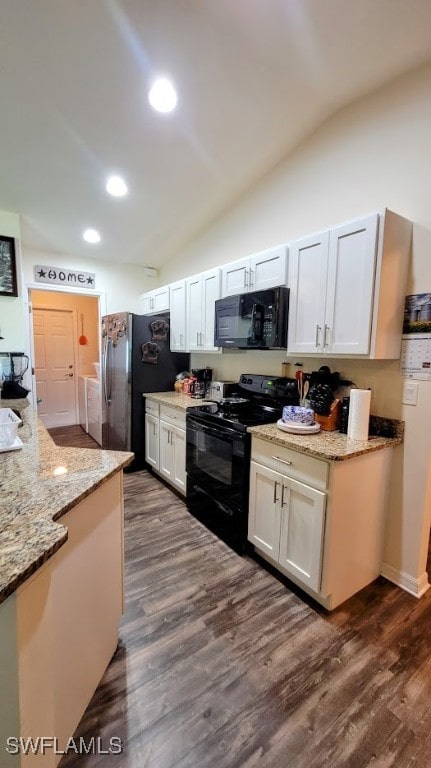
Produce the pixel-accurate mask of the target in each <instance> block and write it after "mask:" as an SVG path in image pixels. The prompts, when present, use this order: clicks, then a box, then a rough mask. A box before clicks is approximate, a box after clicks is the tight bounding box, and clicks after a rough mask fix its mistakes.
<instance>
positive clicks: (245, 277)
mask: <svg viewBox="0 0 431 768" xmlns="http://www.w3.org/2000/svg"><path fill="white" fill-rule="evenodd" d="M244 288H248V269H247V267H246V268H245V270H244Z"/></svg>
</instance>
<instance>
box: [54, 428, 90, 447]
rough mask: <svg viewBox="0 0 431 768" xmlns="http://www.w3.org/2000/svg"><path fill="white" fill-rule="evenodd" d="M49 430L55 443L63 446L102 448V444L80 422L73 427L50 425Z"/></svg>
mask: <svg viewBox="0 0 431 768" xmlns="http://www.w3.org/2000/svg"><path fill="white" fill-rule="evenodd" d="M48 432H49V434H50V435H51V437H52V439H53V440H54V443H55V444H56V445H60V446H62V447H63V448H64V447H66V448H69V447H70V448H100V445H99V444H98V443H96V441H95V440H93V438H92V437H90V435H88V434H87V433H86V432H85V431H84V430H83V429H82V427H81V426H80V425H79V424H75V425H74V426H71V427H50V429H48Z"/></svg>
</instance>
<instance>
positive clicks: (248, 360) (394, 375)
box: [190, 350, 404, 419]
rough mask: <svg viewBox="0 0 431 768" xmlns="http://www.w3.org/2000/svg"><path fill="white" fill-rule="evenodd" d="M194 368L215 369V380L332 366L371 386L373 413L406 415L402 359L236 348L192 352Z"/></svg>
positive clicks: (360, 384) (365, 386)
mask: <svg viewBox="0 0 431 768" xmlns="http://www.w3.org/2000/svg"><path fill="white" fill-rule="evenodd" d="M190 358H191V367H192V368H204V367H205V366H206V365H207V366H209V367H210V368H212V369H213V379H216V380H218V381H238V379H239V377H240V375H241V373H263V374H268V375H272V376H281V375H282V364H283V363H290V371H289V374H288V375H289V376H292V377H294V376H295V373H296V371H297V370H298V367H297V366H296V365H295V363H302V370H303V371H315V370H318V368H320V366H321V365H328V366H329V367H330V369H331V371H339V373H340V375H341V378H343V379H350V380H351V381H353V382H354V383H355V384H356V386H357V387H359V388H360V389H368V388H371V413H373V414H375V415H378V416H384V417H387V418H391V419H400V418H402V415H401V412H402V406H401V400H402V390H403V384H404V378H403V376H402V375H401V373H400V361H399V360H357V359H356V360H354V359H352V360H350V359H347V358H342V359H340V358H338V359H337V358H329V356H322V357H319V358H304V357H298V356H289V357H288V356H286V354H285V353H283V352H280V351H279V350H259V351H250V352H248V351H242V350H232V351H224V352H223V353H216V354H211V353H208V354H206V355H205V354H200V353H198V352H196V353H192V354H191V355H190Z"/></svg>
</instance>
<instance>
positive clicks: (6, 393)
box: [0, 352, 30, 400]
mask: <svg viewBox="0 0 431 768" xmlns="http://www.w3.org/2000/svg"><path fill="white" fill-rule="evenodd" d="M28 364H29V358H28V355H25V354H24V352H0V367H1V377H2V379H3V387H2V392H1V396H2V398H3V399H5V400H18V399H19V398H21V397H27V395H28V393H29V391H30V390H29V389H26V388H25V387H23V386H22V380H23V377H24V374H25V372H26V370H27V368H28Z"/></svg>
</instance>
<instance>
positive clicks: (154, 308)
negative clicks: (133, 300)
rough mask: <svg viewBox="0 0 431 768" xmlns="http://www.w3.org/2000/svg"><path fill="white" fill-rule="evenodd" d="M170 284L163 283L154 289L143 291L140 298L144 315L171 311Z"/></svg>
mask: <svg viewBox="0 0 431 768" xmlns="http://www.w3.org/2000/svg"><path fill="white" fill-rule="evenodd" d="M169 288H170V286H169V285H162V286H160V288H155V289H154V290H153V291H147V292H146V293H143V294H142V295H141V296H140V297H139V299H140V302H141V312H142V314H143V315H157V314H158V313H159V312H169V309H170V302H169Z"/></svg>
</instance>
